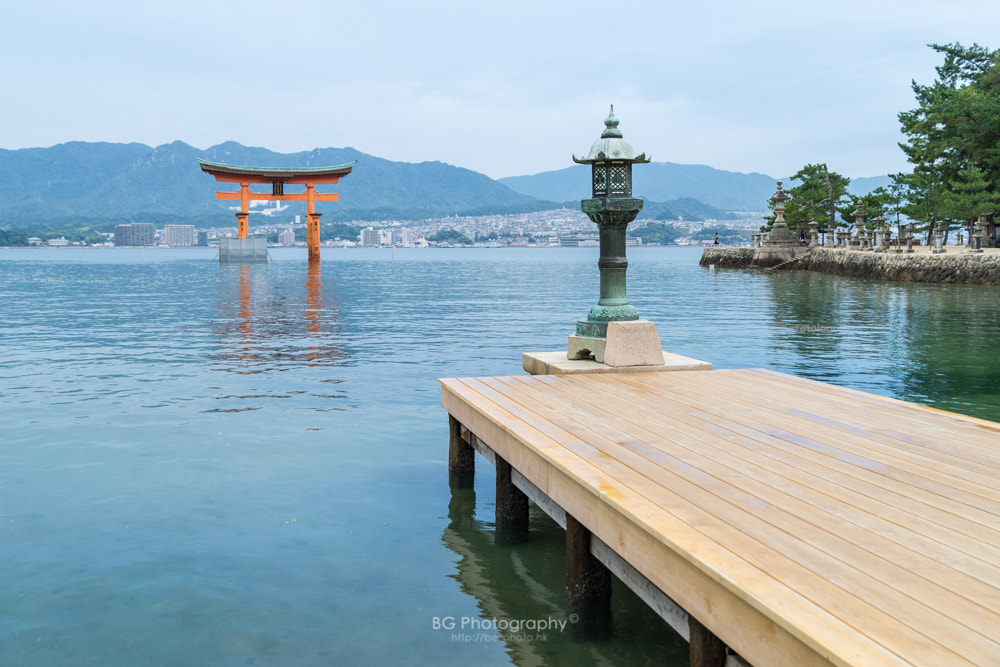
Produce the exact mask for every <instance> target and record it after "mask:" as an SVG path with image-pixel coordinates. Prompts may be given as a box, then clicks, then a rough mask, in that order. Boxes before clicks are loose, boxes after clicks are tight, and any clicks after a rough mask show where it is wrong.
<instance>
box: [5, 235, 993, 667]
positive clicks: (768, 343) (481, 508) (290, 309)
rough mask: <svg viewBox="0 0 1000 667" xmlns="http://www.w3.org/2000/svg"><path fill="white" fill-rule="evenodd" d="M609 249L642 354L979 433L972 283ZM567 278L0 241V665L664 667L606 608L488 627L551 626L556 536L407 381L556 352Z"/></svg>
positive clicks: (670, 651) (637, 622)
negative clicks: (809, 384) (569, 622)
mask: <svg viewBox="0 0 1000 667" xmlns="http://www.w3.org/2000/svg"><path fill="white" fill-rule="evenodd" d="M629 255H630V260H631V262H632V266H631V267H630V269H629V288H630V293H629V296H630V300H631V301H632V303H633V304H634V305H636V306H637V308H638V309H639V312H640V314H641V315H642V316H643V317H646V318H648V319H651V320H653V321H655V322H656V324H657V328H658V331H659V334H660V338H661V340H662V342H663V344H664V347H665V348H666V349H668V350H670V351H673V352H677V353H680V354H685V355H688V356H693V357H696V358H699V359H704V360H707V361H711V362H713V363H714V364H715V365H716V367H717V368H733V367H769V368H774V369H777V370H780V371H785V372H790V373H795V374H798V375H801V376H806V377H812V378H817V379H821V380H825V381H829V382H832V383H835V384H840V385H844V386H848V387H854V388H857V389H862V390H865V391H870V392H874V393H878V394H884V395H890V396H895V397H898V398H902V399H906V400H912V401H918V402H923V403H928V404H931V405H934V406H937V407H941V408H945V409H949V410H955V411H958V412H964V413H967V414H971V415H976V416H979V417H984V418H987V419H992V420H998V421H1000V360H998V355H997V354H996V340H997V334H998V333H1000V290H998V289H997V288H991V287H975V286H949V285H912V284H885V283H875V282H867V281H860V280H854V279H844V278H836V277H832V276H825V275H819V274H811V273H792V272H744V271H723V270H718V271H715V270H711V269H703V268H700V267H699V266H697V261H698V257H699V254H698V251H696V250H684V249H665V248H664V249H635V250H630V253H629ZM596 260H597V251H596V249H552V250H548V249H526V250H512V249H503V250H488V249H487V250H472V249H467V250H403V251H401V250H395V251H390V250H347V251H336V250H324V257H323V262H322V266H321V267H319V269H318V270H317V268H314V267H309V266H307V262H306V261H305V256H304V251H279V252H272V261H271V262H270V263H268V264H267V265H257V266H220V265H219V264H218V263H217V262H216V261H215V256H214V253H213V252H212V251H207V250H190V251H181V250H122V249H118V250H0V346H2V347H0V350H2V352H0V572H2V573H3V578H2V580H0V664H2V665H77V666H84V665H94V666H98V665H100V666H102V667H103V666H106V665H168V664H169V665H334V664H382V665H396V664H441V665H446V664H455V665H461V664H471V663H474V664H499V665H502V664H510V663H514V664H518V665H542V664H576V665H586V664H603V665H611V664H621V665H643V664H649V665H653V664H657V665H664V664H666V665H683V664H686V653H687V647H686V644H685V643H684V642H683V641H682V640H680V639H679V638H678V637H676V636H675V635H674V634H673V633H672V631H670V630H669V629H668V628H667V627H666V626H665V625H664V624H663V623H662V622H661V621H659V619H658V618H657V617H655V616H654V615H653V614H652V613H651V612H650V611H648V610H647V609H646V608H645V606H644V605H643V604H642V603H641V602H639V601H638V600H636V599H635V598H634V597H633V596H632V595H631V593H629V592H628V591H627V590H625V589H619V588H616V590H615V594H614V613H615V629H614V637H612V638H611V639H608V640H602V641H588V640H580V639H577V638H575V637H574V635H573V633H572V632H570V631H569V630H568V629H567V630H561V629H560V628H559V627H555V628H550V629H549V630H547V631H530V630H522V631H521V632H520V633H518V632H512V631H511V630H510V629H506V630H504V629H501V630H500V631H499V632H498V631H497V629H495V628H492V627H490V623H491V622H492V620H493V619H497V620H498V621H501V622H505V621H508V622H509V621H518V620H535V619H550V618H551V619H553V620H554V621H561V620H565V619H566V612H565V609H564V604H563V591H562V587H563V585H564V570H563V550H564V542H563V540H564V537H563V532H562V530H561V529H559V528H558V526H556V525H555V524H553V523H552V522H551V521H549V520H548V519H547V518H546V517H544V515H541V514H538V515H537V516H536V515H533V522H532V536H531V540H530V542H529V543H527V544H524V545H520V546H518V547H513V548H509V547H502V546H497V545H494V543H493V531H492V525H491V522H492V516H493V506H492V503H493V475H492V467H490V466H489V465H488V464H485V463H483V462H482V461H481V460H480V462H479V468H480V470H481V471H482V472H481V473H480V474H479V475H478V476H477V483H476V488H475V490H470V491H467V492H459V493H456V494H455V495H452V493H451V491H450V490H449V488H448V481H447V478H448V475H447V466H446V455H447V444H448V428H447V415H446V414H445V413H444V411H443V410H442V409H441V408H440V390H439V387H438V384H437V382H436V378H438V377H454V376H469V375H504V374H519V373H522V370H521V365H520V355H521V353H522V352H524V351H539V350H554V349H559V348H562V349H565V344H566V336H567V335H569V334H570V333H572V330H573V325H574V322H575V321H576V319H577V318H579V317H582V316H584V315H585V314H586V312H587V310H588V309H589V307H590V306H591V305H592V304H593V303H594V302H596V298H597V288H598V285H597V268H596ZM998 444H1000V443H998ZM449 621H453V622H454V624H455V627H454V628H449V627H447V626H448V625H450V622H449ZM463 625H464V627H463ZM498 635H500V636H498Z"/></svg>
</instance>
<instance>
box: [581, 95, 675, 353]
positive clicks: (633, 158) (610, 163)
mask: <svg viewBox="0 0 1000 667" xmlns="http://www.w3.org/2000/svg"><path fill="white" fill-rule="evenodd" d="M618 122H619V121H618V118H616V117H615V108H614V106H612V107H611V112H610V113H609V114H608V117H607V118H606V119H605V120H604V131H603V132H602V133H601V137H600V139H598V140H597V141H595V142H594V145H593V146H591V148H590V153H588V154H587V156H586V157H585V158H577V157H576V156H575V155H574V156H573V161H574V162H576V163H577V164H589V165H590V167H591V186H592V194H593V196H592V198H591V199H584V200H583V201H581V202H580V206H581V208H582V209H583V212H584V213H586V214H587V216H588V217H589V218H590V219H591V220H592V221H593V222H594V223H595V224H596V225H597V229H598V232H599V234H600V244H601V254H600V258H599V259H598V262H597V268H598V270H599V271H600V276H601V291H600V299H599V300H598V302H597V305H595V306H593V307H592V308H591V309H590V312H589V313H588V314H587V318H586V319H583V320H578V321H577V323H576V335H574V336H570V337H569V349H568V350H567V355H566V356H567V358H569V359H583V358H587V357H589V356H590V355H593V357H594V360H595V361H599V362H602V363H604V364H606V365H608V366H643V365H658V364H663V351H662V349H661V348H660V343H659V338H658V337H657V335H656V326H655V325H654V324H653V323H652V322H648V321H645V320H640V319H639V313H638V312H637V311H636V309H635V308H634V307H633V306H632V305H630V304H629V302H628V297H627V296H626V289H625V272H626V270H627V268H628V260H627V259H626V257H625V232H626V229H627V227H628V224H629V223H630V222H632V221H633V220H635V216H636V215H638V213H639V211H641V210H642V199H637V198H635V197H633V196H632V165H633V164H641V163H646V162H649V158H648V157H646V154H645V153H639V154H636V152H635V149H633V148H632V145H631V144H630V143H629V142H627V141H625V139H624V138H623V137H622V131H621V130H619V129H618ZM612 329H613V331H612ZM612 334H613V335H612Z"/></svg>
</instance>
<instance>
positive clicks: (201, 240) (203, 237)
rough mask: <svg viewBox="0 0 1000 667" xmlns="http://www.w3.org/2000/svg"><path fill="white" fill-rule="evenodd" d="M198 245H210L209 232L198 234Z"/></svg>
mask: <svg viewBox="0 0 1000 667" xmlns="http://www.w3.org/2000/svg"><path fill="white" fill-rule="evenodd" d="M198 245H200V246H207V245H208V232H198Z"/></svg>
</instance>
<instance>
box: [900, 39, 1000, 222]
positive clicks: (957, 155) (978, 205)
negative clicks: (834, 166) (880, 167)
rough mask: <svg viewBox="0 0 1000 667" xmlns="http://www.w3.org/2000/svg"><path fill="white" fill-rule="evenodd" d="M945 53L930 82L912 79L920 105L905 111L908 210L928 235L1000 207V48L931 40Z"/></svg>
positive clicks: (902, 122)
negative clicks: (940, 42)
mask: <svg viewBox="0 0 1000 667" xmlns="http://www.w3.org/2000/svg"><path fill="white" fill-rule="evenodd" d="M931 48H932V49H934V50H935V51H937V52H938V53H941V54H943V55H944V62H943V63H942V64H941V65H939V66H938V67H936V68H935V70H936V72H937V79H936V80H935V81H934V83H932V84H931V85H929V86H924V85H920V84H918V83H917V82H916V81H914V82H913V83H912V88H913V93H914V96H915V97H916V101H917V108H916V109H912V110H910V111H904V112H902V113H900V114H899V122H900V125H901V126H902V131H903V134H904V135H905V136H906V141H905V142H903V143H900V148H902V149H903V152H904V153H905V154H906V157H907V160H909V162H910V163H911V164H912V165H913V173H912V174H911V175H909V176H907V177H900V178H899V179H898V182H899V183H900V184H901V185H902V187H903V189H904V190H905V197H904V203H903V204H902V211H903V213H905V214H906V215H908V216H910V217H911V218H913V219H915V220H918V221H921V222H923V223H924V228H926V229H927V230H928V232H933V231H934V228H935V227H936V226H939V225H943V226H944V227H945V228H946V229H949V228H950V227H951V226H952V225H953V224H955V223H958V224H967V223H968V222H969V221H971V220H973V219H975V218H976V217H977V216H978V215H979V214H980V213H983V212H987V211H989V212H992V211H996V210H998V209H1000V196H998V193H1000V51H990V50H989V49H986V48H984V47H982V46H979V45H978V44H973V45H972V46H969V47H966V46H962V45H961V44H957V43H956V44H946V45H938V44H932V45H931Z"/></svg>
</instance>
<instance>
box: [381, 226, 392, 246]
mask: <svg viewBox="0 0 1000 667" xmlns="http://www.w3.org/2000/svg"><path fill="white" fill-rule="evenodd" d="M378 245H380V246H391V245H393V243H392V232H391V231H389V230H387V229H380V230H378Z"/></svg>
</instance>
